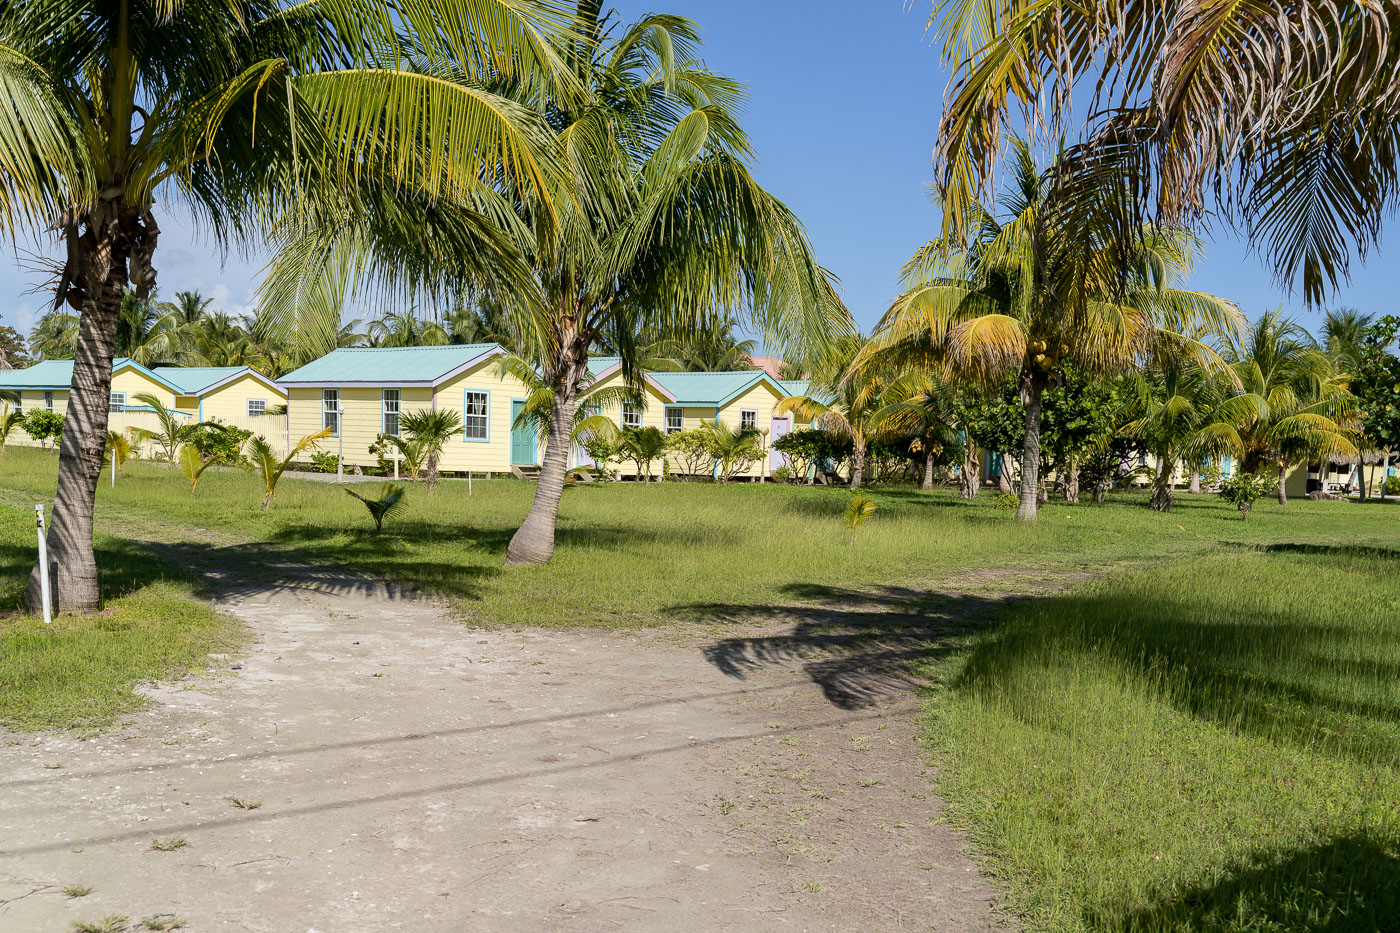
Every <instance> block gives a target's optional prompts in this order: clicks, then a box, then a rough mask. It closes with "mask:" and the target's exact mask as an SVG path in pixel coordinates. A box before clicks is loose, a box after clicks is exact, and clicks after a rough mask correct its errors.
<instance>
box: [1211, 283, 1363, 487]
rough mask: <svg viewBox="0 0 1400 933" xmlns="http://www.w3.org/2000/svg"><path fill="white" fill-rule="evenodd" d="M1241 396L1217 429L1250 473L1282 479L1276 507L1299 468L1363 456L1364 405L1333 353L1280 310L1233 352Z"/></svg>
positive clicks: (1225, 410)
mask: <svg viewBox="0 0 1400 933" xmlns="http://www.w3.org/2000/svg"><path fill="white" fill-rule="evenodd" d="M1227 355H1228V358H1229V360H1230V363H1231V367H1230V368H1231V370H1232V371H1233V372H1234V375H1235V378H1236V379H1237V380H1238V384H1239V386H1240V389H1239V391H1238V392H1237V393H1236V394H1235V396H1234V397H1233V398H1231V399H1230V400H1229V401H1228V403H1227V405H1225V406H1223V407H1222V415H1221V417H1220V418H1219V419H1217V423H1216V424H1215V425H1214V426H1213V430H1214V431H1216V432H1217V434H1218V440H1219V442H1220V443H1222V444H1228V445H1229V447H1230V448H1231V449H1233V451H1234V452H1235V453H1237V454H1238V456H1239V457H1240V460H1241V464H1240V468H1241V470H1242V471H1243V472H1245V473H1261V472H1262V471H1264V470H1266V469H1271V468H1272V469H1274V470H1277V472H1278V501H1279V504H1280V505H1287V504H1288V492H1287V489H1286V487H1285V478H1286V476H1287V473H1288V468H1289V467H1290V466H1292V465H1294V464H1299V463H1306V462H1309V461H1313V460H1323V461H1325V460H1327V459H1329V458H1333V457H1359V456H1360V452H1359V451H1358V450H1357V448H1356V444H1355V440H1356V438H1357V437H1358V435H1359V429H1360V424H1359V421H1358V417H1357V415H1358V412H1359V404H1358V401H1357V399H1356V397H1355V396H1354V395H1352V394H1351V392H1349V391H1348V390H1347V387H1346V379H1347V377H1346V376H1345V375H1344V374H1342V373H1338V372H1337V370H1336V368H1335V367H1334V366H1333V365H1332V361H1331V360H1330V359H1328V357H1327V354H1326V353H1324V352H1323V351H1322V349H1321V348H1320V347H1319V346H1318V345H1317V343H1316V342H1315V341H1314V340H1313V339H1312V337H1311V336H1309V334H1308V332H1307V331H1305V330H1304V329H1303V328H1302V327H1300V326H1299V325H1298V324H1297V323H1296V322H1294V321H1291V320H1289V319H1287V318H1285V317H1284V316H1283V312H1282V311H1281V310H1277V311H1271V312H1269V313H1267V314H1264V315H1262V316H1261V317H1260V318H1259V320H1258V321H1256V322H1255V324H1254V326H1253V327H1252V328H1251V329H1250V331H1249V333H1248V334H1247V335H1246V336H1245V337H1244V338H1243V339H1242V340H1238V341H1235V342H1234V343H1233V344H1232V345H1231V347H1230V348H1229V350H1228V353H1227Z"/></svg>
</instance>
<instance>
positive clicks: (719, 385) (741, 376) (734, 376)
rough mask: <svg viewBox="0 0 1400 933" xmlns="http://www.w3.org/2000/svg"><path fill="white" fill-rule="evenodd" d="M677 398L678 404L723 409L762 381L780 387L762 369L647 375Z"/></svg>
mask: <svg viewBox="0 0 1400 933" xmlns="http://www.w3.org/2000/svg"><path fill="white" fill-rule="evenodd" d="M647 375H649V376H651V378H652V379H654V380H655V381H656V382H657V383H658V384H659V385H661V386H662V387H663V388H665V389H666V391H667V392H670V393H671V394H672V395H674V396H675V397H676V404H677V405H693V406H696V407H708V406H714V407H720V406H722V405H724V404H725V403H727V402H728V401H729V400H730V399H732V398H734V396H736V395H741V394H743V393H744V392H746V391H748V390H749V389H751V388H753V387H754V386H756V385H758V384H759V383H760V382H768V383H769V384H771V385H773V386H775V387H777V383H775V382H773V377H771V376H769V375H768V374H767V373H765V372H764V371H763V370H761V369H749V370H740V371H735V372H719V373H648V374H647Z"/></svg>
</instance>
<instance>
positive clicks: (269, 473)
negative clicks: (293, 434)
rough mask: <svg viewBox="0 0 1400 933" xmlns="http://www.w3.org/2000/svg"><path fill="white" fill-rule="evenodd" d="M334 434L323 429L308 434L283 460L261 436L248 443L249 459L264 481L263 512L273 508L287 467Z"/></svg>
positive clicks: (329, 430)
mask: <svg viewBox="0 0 1400 933" xmlns="http://www.w3.org/2000/svg"><path fill="white" fill-rule="evenodd" d="M332 433H333V429H331V428H322V429H321V430H320V431H317V432H316V433H315V434H308V435H306V436H305V437H303V438H302V439H301V440H299V441H297V442H296V443H295V444H294V445H292V449H291V450H289V451H288V452H287V456H286V457H284V458H283V459H281V460H278V459H277V455H276V453H274V452H273V450H272V445H271V444H269V443H268V442H267V438H265V437H263V436H261V435H259V436H257V437H254V438H252V439H251V440H249V441H248V459H249V460H251V461H253V469H255V470H257V471H258V475H259V476H260V477H261V478H262V481H263V503H262V507H263V511H264V512H266V511H267V510H268V509H270V508H271V507H272V496H273V494H274V493H276V492H277V481H278V480H280V479H281V478H282V474H283V473H285V472H286V470H287V467H288V466H289V465H290V464H291V462H292V461H293V460H295V459H296V458H297V457H299V456H300V455H302V454H304V453H306V451H308V450H315V449H316V445H317V444H319V443H320V442H321V441H322V440H323V439H325V438H327V437H330V436H331V434H332Z"/></svg>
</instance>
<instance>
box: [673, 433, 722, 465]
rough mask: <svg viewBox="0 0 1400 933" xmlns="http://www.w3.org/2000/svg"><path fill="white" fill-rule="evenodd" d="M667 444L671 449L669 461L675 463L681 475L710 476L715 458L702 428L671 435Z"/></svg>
mask: <svg viewBox="0 0 1400 933" xmlns="http://www.w3.org/2000/svg"><path fill="white" fill-rule="evenodd" d="M667 443H668V445H669V446H670V449H671V459H673V460H675V461H676V465H677V466H678V467H679V469H680V472H681V473H682V474H683V475H685V476H686V477H692V476H709V475H710V472H711V469H712V467H713V465H714V461H715V458H714V455H713V454H712V453H711V450H710V435H709V433H708V432H707V431H705V430H704V429H703V428H692V429H691V430H689V431H681V432H679V433H676V434H672V435H671V436H670V437H669V438H668V439H667Z"/></svg>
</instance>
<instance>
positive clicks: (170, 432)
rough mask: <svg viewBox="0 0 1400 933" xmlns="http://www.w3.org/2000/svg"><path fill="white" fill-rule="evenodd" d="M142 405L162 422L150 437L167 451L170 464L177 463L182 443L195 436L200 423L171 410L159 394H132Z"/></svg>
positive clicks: (166, 456)
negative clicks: (176, 459)
mask: <svg viewBox="0 0 1400 933" xmlns="http://www.w3.org/2000/svg"><path fill="white" fill-rule="evenodd" d="M132 398H134V399H135V400H136V401H138V402H140V403H141V404H142V405H146V406H148V407H149V408H150V409H151V411H152V412H154V414H155V416H156V421H157V422H158V423H159V424H160V429H159V430H157V431H152V432H151V436H150V439H151V440H152V441H154V442H155V444H156V446H157V447H159V448H160V449H161V450H163V451H164V452H165V462H166V463H167V464H169V465H170V466H172V467H173V466H174V465H175V456H176V454H177V453H178V451H179V449H180V447H181V445H183V444H184V443H185V442H187V441H188V440H189V439H190V438H192V437H193V436H194V432H195V429H196V428H198V427H199V425H198V424H195V423H192V422H190V421H189V420H188V419H187V418H186V417H185V416H183V415H181V414H180V413H179V412H176V411H171V410H170V409H169V408H166V407H165V403H163V402H162V401H161V400H160V398H159V397H158V396H155V395H152V394H151V393H149V392H140V393H137V394H136V395H134V396H132Z"/></svg>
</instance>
